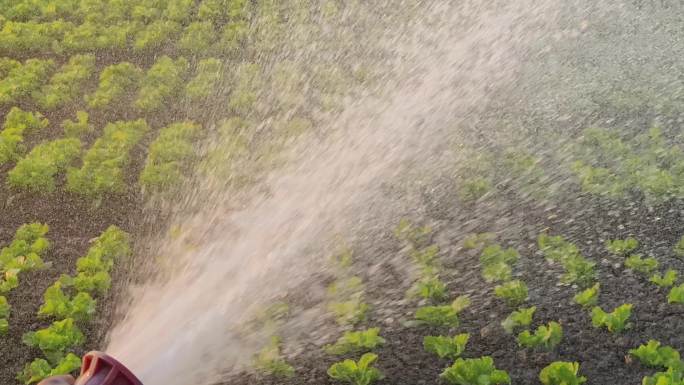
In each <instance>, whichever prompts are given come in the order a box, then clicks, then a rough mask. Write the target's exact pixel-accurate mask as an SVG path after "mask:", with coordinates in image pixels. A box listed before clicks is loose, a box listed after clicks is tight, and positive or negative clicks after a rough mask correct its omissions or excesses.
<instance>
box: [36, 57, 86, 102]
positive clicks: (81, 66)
mask: <svg viewBox="0 0 684 385" xmlns="http://www.w3.org/2000/svg"><path fill="white" fill-rule="evenodd" d="M94 69H95V57H94V56H92V55H76V56H72V57H71V59H69V62H68V63H67V64H65V65H63V66H62V67H61V68H60V69H59V72H57V73H56V74H54V75H53V76H52V78H51V79H50V82H49V83H48V84H46V85H44V86H43V87H42V88H41V89H40V90H39V91H36V92H34V94H33V98H34V99H35V100H36V102H38V105H39V106H40V107H41V108H46V109H55V108H58V107H62V106H64V105H66V104H68V103H71V102H72V101H74V100H76V98H77V97H78V95H79V93H80V92H81V88H82V87H83V84H84V83H85V82H86V81H87V80H88V79H89V78H90V76H91V75H92V73H93V70H94Z"/></svg>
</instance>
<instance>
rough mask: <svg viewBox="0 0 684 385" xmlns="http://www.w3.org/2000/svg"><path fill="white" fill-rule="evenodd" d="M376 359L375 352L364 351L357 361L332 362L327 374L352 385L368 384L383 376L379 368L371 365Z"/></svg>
mask: <svg viewBox="0 0 684 385" xmlns="http://www.w3.org/2000/svg"><path fill="white" fill-rule="evenodd" d="M377 359H378V356H377V354H373V353H366V354H364V355H363V356H361V358H360V359H359V361H358V362H355V361H353V360H344V361H342V362H338V363H335V364H332V366H330V368H328V376H330V378H332V379H334V380H338V381H343V382H347V383H349V384H352V385H370V384H372V383H373V382H375V381H377V380H380V379H382V378H383V377H384V376H383V374H382V372H380V370H378V369H377V368H374V367H372V366H371V365H372V364H373V363H374V362H375V361H376V360H377Z"/></svg>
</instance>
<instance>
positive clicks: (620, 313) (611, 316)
mask: <svg viewBox="0 0 684 385" xmlns="http://www.w3.org/2000/svg"><path fill="white" fill-rule="evenodd" d="M631 315H632V304H630V303H626V304H623V305H620V306H618V307H616V308H615V310H613V311H612V312H611V313H606V312H605V311H603V309H601V308H600V307H598V306H595V307H594V308H593V309H591V323H592V324H593V325H594V327H596V328H598V327H601V326H604V327H605V328H606V329H608V331H609V332H611V333H619V332H621V331H623V330H625V329H626V328H627V327H629V324H628V323H627V321H628V320H629V317H630V316H631Z"/></svg>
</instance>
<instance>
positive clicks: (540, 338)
mask: <svg viewBox="0 0 684 385" xmlns="http://www.w3.org/2000/svg"><path fill="white" fill-rule="evenodd" d="M562 339H563V328H562V327H561V326H560V324H559V323H558V322H554V321H551V322H549V324H548V326H544V325H541V326H539V327H538V328H537V330H536V331H535V333H534V334H532V333H530V331H529V330H525V331H523V332H522V333H520V334H519V335H518V344H519V345H520V346H523V347H526V348H537V347H542V348H544V349H546V350H553V349H554V348H555V347H556V346H557V345H558V344H559V343H560V342H561V340H562Z"/></svg>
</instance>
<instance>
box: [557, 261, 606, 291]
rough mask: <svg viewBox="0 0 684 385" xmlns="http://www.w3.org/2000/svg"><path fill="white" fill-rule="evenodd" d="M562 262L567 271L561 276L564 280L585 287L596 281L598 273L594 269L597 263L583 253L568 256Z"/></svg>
mask: <svg viewBox="0 0 684 385" xmlns="http://www.w3.org/2000/svg"><path fill="white" fill-rule="evenodd" d="M562 264H563V267H564V268H565V271H566V272H565V274H564V275H563V276H562V277H561V281H562V282H564V283H568V284H576V285H578V286H579V287H583V288H584V287H588V286H590V285H591V284H593V283H594V282H596V277H597V273H596V270H594V267H595V266H596V263H594V262H591V261H589V260H588V259H586V258H584V257H582V256H581V255H575V256H573V257H570V258H567V259H565V260H564V261H563V262H562Z"/></svg>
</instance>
